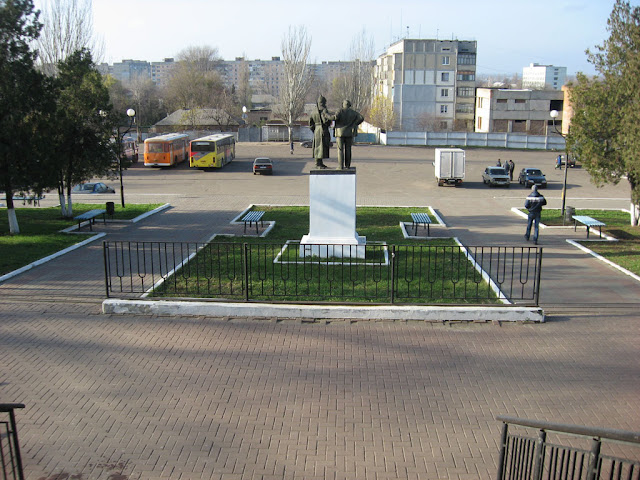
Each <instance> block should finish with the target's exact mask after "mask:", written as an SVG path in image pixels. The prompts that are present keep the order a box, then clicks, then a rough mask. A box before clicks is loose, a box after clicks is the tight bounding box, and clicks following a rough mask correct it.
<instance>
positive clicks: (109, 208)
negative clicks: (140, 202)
mask: <svg viewBox="0 0 640 480" xmlns="http://www.w3.org/2000/svg"><path fill="white" fill-rule="evenodd" d="M114 213H116V205H115V203H113V202H107V215H109V217H111V218H113V214H114Z"/></svg>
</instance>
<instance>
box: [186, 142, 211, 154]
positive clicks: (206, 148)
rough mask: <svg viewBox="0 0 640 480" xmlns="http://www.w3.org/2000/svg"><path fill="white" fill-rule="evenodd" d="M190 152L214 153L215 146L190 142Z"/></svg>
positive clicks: (207, 143) (208, 143)
mask: <svg viewBox="0 0 640 480" xmlns="http://www.w3.org/2000/svg"><path fill="white" fill-rule="evenodd" d="M191 151H192V152H215V151H216V144H215V143H213V142H191Z"/></svg>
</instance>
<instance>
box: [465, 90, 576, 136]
mask: <svg viewBox="0 0 640 480" xmlns="http://www.w3.org/2000/svg"><path fill="white" fill-rule="evenodd" d="M476 95H477V97H476V113H475V116H476V125H475V131H476V132H483V133H487V132H520V133H527V134H530V135H548V134H551V133H553V132H554V129H553V124H552V120H551V117H550V115H549V113H550V112H551V110H557V111H558V112H559V113H560V115H559V118H560V119H562V118H563V110H564V103H565V102H564V101H565V93H564V92H563V91H562V90H560V91H558V90H508V89H501V88H478V89H477V94H476ZM561 122H562V120H560V121H556V124H557V125H558V129H561V128H562V123H561Z"/></svg>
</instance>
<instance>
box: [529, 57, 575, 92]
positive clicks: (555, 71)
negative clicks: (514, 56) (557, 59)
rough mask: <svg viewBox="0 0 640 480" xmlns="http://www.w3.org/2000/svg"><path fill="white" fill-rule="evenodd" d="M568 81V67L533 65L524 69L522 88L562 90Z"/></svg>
mask: <svg viewBox="0 0 640 480" xmlns="http://www.w3.org/2000/svg"><path fill="white" fill-rule="evenodd" d="M566 80H567V67H556V66H554V65H540V64H538V63H532V64H530V65H529V66H528V67H524V68H523V69H522V88H530V89H532V90H561V89H562V86H563V85H564V84H565V81H566Z"/></svg>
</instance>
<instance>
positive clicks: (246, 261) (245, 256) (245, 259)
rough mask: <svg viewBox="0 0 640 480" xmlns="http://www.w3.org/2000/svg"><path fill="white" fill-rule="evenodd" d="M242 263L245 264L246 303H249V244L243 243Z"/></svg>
mask: <svg viewBox="0 0 640 480" xmlns="http://www.w3.org/2000/svg"><path fill="white" fill-rule="evenodd" d="M242 246H243V254H242V261H243V262H244V282H243V283H244V301H245V302H248V301H249V244H248V243H243V244H242Z"/></svg>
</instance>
